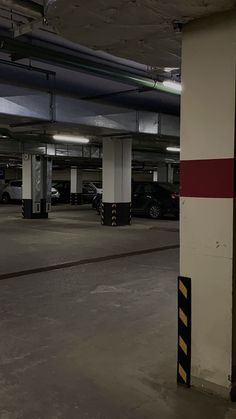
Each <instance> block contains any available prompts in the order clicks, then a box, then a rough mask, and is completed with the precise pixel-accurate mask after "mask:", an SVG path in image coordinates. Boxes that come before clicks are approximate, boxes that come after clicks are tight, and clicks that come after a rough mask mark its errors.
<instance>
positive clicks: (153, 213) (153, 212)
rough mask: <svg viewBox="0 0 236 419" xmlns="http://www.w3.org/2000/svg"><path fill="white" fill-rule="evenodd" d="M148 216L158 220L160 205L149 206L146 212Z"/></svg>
mask: <svg viewBox="0 0 236 419" xmlns="http://www.w3.org/2000/svg"><path fill="white" fill-rule="evenodd" d="M148 215H149V217H150V218H152V219H153V220H157V219H158V218H160V217H161V215H162V213H161V207H160V205H159V204H156V203H153V204H151V205H150V207H149V210H148Z"/></svg>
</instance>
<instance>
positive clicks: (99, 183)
mask: <svg viewBox="0 0 236 419" xmlns="http://www.w3.org/2000/svg"><path fill="white" fill-rule="evenodd" d="M93 184H94V186H96V188H99V189H101V188H102V183H101V182H93Z"/></svg>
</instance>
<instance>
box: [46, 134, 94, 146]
mask: <svg viewBox="0 0 236 419" xmlns="http://www.w3.org/2000/svg"><path fill="white" fill-rule="evenodd" d="M53 139H54V140H56V141H64V142H67V143H76V144H88V143H89V139H88V138H85V137H79V136H76V135H66V134H55V135H53Z"/></svg>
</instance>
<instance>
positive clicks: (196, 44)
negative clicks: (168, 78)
mask: <svg viewBox="0 0 236 419" xmlns="http://www.w3.org/2000/svg"><path fill="white" fill-rule="evenodd" d="M235 64H236V20H235V17H234V15H233V14H232V13H231V14H227V13H226V14H218V15H215V16H211V17H209V18H206V19H202V20H197V21H195V22H192V23H190V24H188V25H186V26H185V28H184V31H183V49H182V84H183V93H182V107H181V113H182V116H181V235H180V237H181V239H180V240H181V252H180V253H181V256H180V274H181V276H183V277H188V278H191V281H192V325H191V326H192V337H191V352H192V356H191V383H192V384H193V385H195V386H197V387H199V388H201V389H203V390H206V391H210V392H213V393H220V394H221V395H223V396H225V397H230V395H231V397H232V398H233V399H235V383H236V321H235V317H236V296H235V295H236V293H235V292H234V290H235V289H236V288H235V287H236V276H235V260H236V252H235V240H234V236H235V234H234V232H235V221H234V220H235V180H234V178H235V80H236V77H235V68H236V66H235Z"/></svg>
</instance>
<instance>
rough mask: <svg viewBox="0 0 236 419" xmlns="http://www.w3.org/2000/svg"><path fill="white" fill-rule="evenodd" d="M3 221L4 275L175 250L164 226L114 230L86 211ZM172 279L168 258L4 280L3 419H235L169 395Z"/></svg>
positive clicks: (0, 344)
mask: <svg viewBox="0 0 236 419" xmlns="http://www.w3.org/2000/svg"><path fill="white" fill-rule="evenodd" d="M0 214H1V215H0V223H1V237H2V243H4V246H2V247H1V253H2V251H3V253H4V255H5V258H6V260H5V261H4V259H3V263H4V266H3V268H2V266H1V271H2V272H6V271H15V270H17V269H19V267H24V269H25V268H27V267H31V266H32V264H34V263H36V262H37V264H38V266H45V265H47V264H48V263H52V260H51V258H50V256H49V255H48V252H49V251H50V252H51V254H52V256H51V257H52V258H53V261H54V263H56V262H57V261H58V260H59V261H60V260H62V259H63V260H68V259H69V260H71V258H72V257H73V258H74V257H76V258H77V259H79V258H84V257H85V255H87V256H88V255H89V254H92V255H94V254H96V255H97V254H99V255H100V254H102V255H106V254H107V255H108V254H116V253H118V252H120V251H122V252H123V251H124V250H126V251H130V250H133V249H134V248H135V249H139V250H141V249H142V248H143V249H145V248H151V247H158V246H161V245H163V243H164V244H176V242H178V231H177V230H178V224H177V223H176V222H175V221H172V220H169V221H168V220H167V221H164V220H163V221H157V222H153V221H150V220H145V219H139V220H135V221H134V225H133V226H132V227H130V228H118V229H112V228H102V227H100V226H99V225H97V216H96V214H94V213H93V212H88V211H85V210H83V209H80V210H73V211H70V212H69V213H68V212H67V213H66V212H65V210H64V208H62V209H60V208H58V209H56V211H55V212H54V213H53V214H52V215H51V219H50V220H49V221H45V220H42V222H41V221H37V222H36V221H29V222H28V221H25V220H20V219H19V214H17V212H16V209H15V207H14V208H12V207H11V208H10V211H9V209H7V208H4V209H0ZM83 224H84V226H83ZM85 226H87V227H85ZM54 228H55V231H54ZM87 230H88V231H87ZM24 237H25V241H24ZM70 241H72V243H70ZM91 241H92V246H91V248H92V250H91V249H90V248H89V243H90V245H91ZM54 246H56V249H54ZM146 246H147V247H146ZM31 247H32V248H33V249H32V248H31ZM74 247H76V249H73V248H74ZM72 250H73V253H72V254H71V251H72ZM75 250H77V252H76V251H75ZM89 252H91V253H89ZM39 253H40V255H39ZM57 254H58V255H57ZM15 257H16V261H17V264H15ZM21 258H22V261H20V259H21ZM32 259H33V261H32ZM177 275H178V250H177V249H173V250H167V251H162V252H160V251H157V252H155V253H152V254H144V255H142V256H132V257H123V258H122V259H117V260H109V261H103V262H99V263H98V262H97V263H93V264H83V265H81V266H77V267H73V268H67V269H60V270H55V271H52V272H42V273H37V274H34V275H31V274H29V275H25V276H22V277H15V278H12V279H7V280H2V281H0V318H1V322H0V336H1V339H0V418H1V419H157V418H160V419H177V418H178V419H190V418H191V419H197V418H199V417H200V418H201V419H211V418H214V419H232V418H236V410H235V408H234V406H233V405H231V404H230V403H228V402H226V401H223V400H220V399H217V398H215V397H211V396H206V395H203V394H201V393H199V392H197V391H194V390H185V389H182V388H178V387H177V386H176V383H175V375H176V323H177V319H176V278H177Z"/></svg>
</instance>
